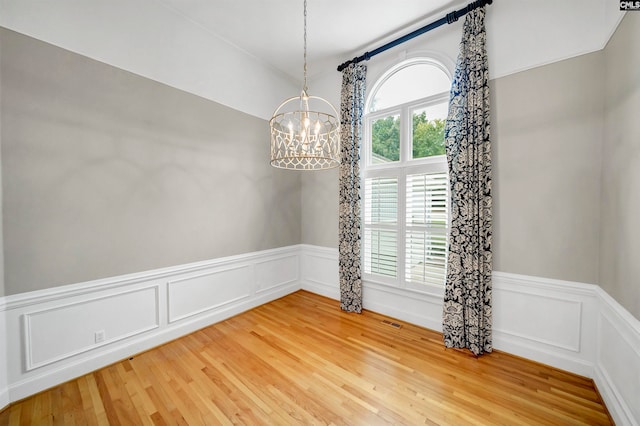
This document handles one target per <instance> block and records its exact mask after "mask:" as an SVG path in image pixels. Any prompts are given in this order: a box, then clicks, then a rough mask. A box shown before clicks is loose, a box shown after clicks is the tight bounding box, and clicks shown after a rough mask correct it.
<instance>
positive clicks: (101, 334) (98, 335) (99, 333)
mask: <svg viewBox="0 0 640 426" xmlns="http://www.w3.org/2000/svg"><path fill="white" fill-rule="evenodd" d="M95 338H96V343H102V342H104V339H105V336H104V330H99V331H96V334H95Z"/></svg>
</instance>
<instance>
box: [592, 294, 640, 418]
mask: <svg viewBox="0 0 640 426" xmlns="http://www.w3.org/2000/svg"><path fill="white" fill-rule="evenodd" d="M597 293H598V298H599V301H600V312H599V314H598V352H597V355H596V369H595V374H594V377H593V379H594V381H595V383H596V386H597V387H598V390H599V392H600V395H602V399H603V400H604V402H605V404H606V405H607V408H608V409H609V412H610V413H611V416H612V417H613V420H614V421H615V422H616V424H618V425H635V426H638V425H640V321H639V320H638V319H636V318H634V317H633V315H631V314H630V313H629V312H628V311H627V310H625V309H624V308H623V307H622V306H621V305H620V304H619V303H618V302H616V301H615V300H614V299H613V298H612V297H611V296H609V294H607V293H606V292H605V291H604V290H602V289H601V288H598V289H597Z"/></svg>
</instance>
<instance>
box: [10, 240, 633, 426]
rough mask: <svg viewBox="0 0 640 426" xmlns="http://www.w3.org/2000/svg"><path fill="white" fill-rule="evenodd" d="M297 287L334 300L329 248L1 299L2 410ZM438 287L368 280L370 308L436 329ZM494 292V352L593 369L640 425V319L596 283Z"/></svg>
mask: <svg viewBox="0 0 640 426" xmlns="http://www.w3.org/2000/svg"><path fill="white" fill-rule="evenodd" d="M300 288H302V289H304V290H307V291H310V292H313V293H316V294H320V295H323V296H326V297H329V298H332V299H334V300H338V299H339V285H338V251H337V250H336V249H333V248H326V247H317V246H311V245H295V246H289V247H283V248H278V249H272V250H265V251H260V252H254V253H248V254H243V255H239V256H231V257H225V258H220V259H214V260H210V261H205V262H197V263H192V264H188V265H180V266H176V267H172V268H164V269H159V270H155V271H148V272H143V273H139V274H130V275H126V276H120V277H114V278H109V279H104V280H96V281H91V282H86V283H80V284H73V285H69V286H64V287H54V288H52V289H49V290H41V291H36V292H31V293H24V294H18V295H12V296H6V297H0V342H6V345H2V346H0V349H1V350H0V407H4V406H6V405H7V404H8V403H10V402H12V401H16V400H19V399H22V398H25V397H27V396H29V395H32V394H34V393H37V392H39V391H41V390H44V389H46V388H49V387H51V386H54V385H57V384H59V383H63V382H65V381H67V380H69V379H71V378H74V377H77V376H80V375H82V374H85V373H88V372H90V371H93V370H96V369H98V368H101V367H104V366H105V365H108V364H111V363H113V362H115V361H118V360H121V359H123V358H127V357H130V356H132V355H135V354H136V353H139V352H142V351H144V350H147V349H149V348H152V347H154V346H158V345H160V344H162V343H165V342H167V341H169V340H172V339H175V338H177V337H180V336H182V335H185V334H188V333H190V332H192V331H195V330H197V329H200V328H203V327H206V326H208V325H210V324H213V323H215V322H218V321H222V320H224V319H226V318H229V317H231V316H233V315H236V314H238V313H240V312H243V311H246V310H248V309H251V308H253V307H255V306H258V305H261V304H263V303H266V302H268V301H271V300H274V299H276V298H279V297H282V296H284V295H286V294H289V293H292V292H294V291H296V290H298V289H300ZM442 295H443V290H442V289H439V288H433V287H432V288H428V289H427V290H426V291H417V290H414V289H406V288H394V287H390V286H388V285H384V284H381V283H376V282H371V281H364V282H363V296H364V300H363V305H364V307H365V309H369V310H372V311H376V312H379V313H382V314H386V315H390V316H392V317H395V318H397V319H399V320H401V321H406V322H411V323H414V324H418V325H421V326H424V327H427V328H430V329H434V330H437V331H440V330H441V327H442V326H441V315H442V299H443V297H442ZM493 297H494V299H493V312H494V321H493V342H494V347H495V348H496V349H499V350H502V351H504V352H509V353H512V354H515V355H519V356H522V357H525V358H528V359H531V360H534V361H538V362H542V363H545V364H548V365H552V366H554V367H558V368H561V369H563V370H567V371H571V372H574V373H577V374H581V375H584V376H587V377H591V378H593V379H594V381H595V383H596V386H597V387H598V390H599V391H600V393H601V394H602V397H603V399H604V401H605V403H606V404H607V407H608V409H609V411H610V413H611V415H612V417H613V419H614V420H615V421H616V423H617V424H620V425H639V424H640V404H638V401H640V380H639V378H640V321H638V320H637V319H636V318H634V317H633V316H632V315H631V314H630V313H629V312H627V311H626V310H625V309H624V308H623V307H622V306H621V305H620V304H619V303H618V302H616V301H615V300H614V299H613V298H611V297H610V296H609V295H608V294H607V293H606V292H605V291H604V290H602V289H601V288H600V287H599V286H596V285H591V284H580V283H574V282H567V281H560V280H552V279H547V278H539V277H530V276H524V275H516V274H510V273H503V272H494V273H493ZM132 306H134V307H135V309H131V307H132ZM337 307H338V304H337V303H336V308H337ZM3 346H4V347H3Z"/></svg>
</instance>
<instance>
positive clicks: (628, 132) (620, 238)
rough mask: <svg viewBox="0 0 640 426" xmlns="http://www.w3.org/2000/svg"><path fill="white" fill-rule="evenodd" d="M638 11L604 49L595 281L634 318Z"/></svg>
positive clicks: (639, 185)
mask: <svg viewBox="0 0 640 426" xmlns="http://www.w3.org/2000/svg"><path fill="white" fill-rule="evenodd" d="M639 42H640V14H638V13H633V12H629V13H627V14H626V16H625V18H624V19H623V21H622V22H621V23H620V26H619V27H618V29H617V31H616V33H615V34H614V35H613V37H612V38H611V40H610V41H609V44H608V45H607V47H606V48H605V53H604V54H605V59H606V71H605V75H606V120H605V133H604V144H603V150H602V158H603V160H602V182H603V185H602V222H601V239H600V285H601V286H602V288H603V289H605V290H606V291H607V293H609V294H610V295H611V296H613V297H614V298H615V299H616V300H617V301H618V302H620V304H622V305H623V306H624V307H625V308H627V310H629V311H630V312H631V313H632V314H633V315H635V317H636V318H639V319H640V46H639V45H638V43H639Z"/></svg>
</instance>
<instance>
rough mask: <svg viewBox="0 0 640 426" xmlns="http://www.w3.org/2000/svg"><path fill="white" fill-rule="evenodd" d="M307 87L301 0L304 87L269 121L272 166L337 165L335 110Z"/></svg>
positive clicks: (321, 167)
mask: <svg viewBox="0 0 640 426" xmlns="http://www.w3.org/2000/svg"><path fill="white" fill-rule="evenodd" d="M307 90H308V88H307V0H304V86H303V88H302V92H301V93H300V96H295V97H293V98H289V99H287V100H285V101H284V102H282V103H281V104H280V106H279V107H278V108H276V110H275V112H274V113H273V117H272V118H271V120H269V127H270V128H271V165H272V166H274V167H278V168H282V169H291V170H324V169H331V168H333V167H337V166H338V165H340V120H339V119H338V118H337V117H338V112H337V111H336V109H335V108H334V107H333V105H331V103H329V102H328V101H326V100H324V99H322V98H320V97H318V96H310V95H309V94H308V93H307ZM310 105H311V107H312V108H313V109H311V108H310Z"/></svg>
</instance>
